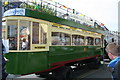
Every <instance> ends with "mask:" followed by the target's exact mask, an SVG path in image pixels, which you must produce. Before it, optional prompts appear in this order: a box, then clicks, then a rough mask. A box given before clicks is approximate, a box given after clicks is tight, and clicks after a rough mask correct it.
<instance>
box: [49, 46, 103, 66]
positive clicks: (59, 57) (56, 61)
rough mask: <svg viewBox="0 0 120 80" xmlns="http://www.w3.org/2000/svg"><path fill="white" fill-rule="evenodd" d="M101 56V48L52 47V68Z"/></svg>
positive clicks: (50, 59) (50, 56)
mask: <svg viewBox="0 0 120 80" xmlns="http://www.w3.org/2000/svg"><path fill="white" fill-rule="evenodd" d="M100 55H101V49H100V46H50V53H49V63H50V64H51V66H55V65H63V64H66V63H70V62H75V61H80V60H85V59H90V58H94V57H97V56H100Z"/></svg>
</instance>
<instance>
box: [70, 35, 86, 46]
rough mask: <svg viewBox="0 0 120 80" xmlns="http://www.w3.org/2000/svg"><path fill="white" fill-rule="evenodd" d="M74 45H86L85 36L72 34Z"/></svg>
mask: <svg viewBox="0 0 120 80" xmlns="http://www.w3.org/2000/svg"><path fill="white" fill-rule="evenodd" d="M72 45H84V36H80V35H72Z"/></svg>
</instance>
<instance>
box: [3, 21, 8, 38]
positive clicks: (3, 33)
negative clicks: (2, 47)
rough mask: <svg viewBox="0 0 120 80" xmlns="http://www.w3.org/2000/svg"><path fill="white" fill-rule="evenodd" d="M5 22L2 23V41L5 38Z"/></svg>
mask: <svg viewBox="0 0 120 80" xmlns="http://www.w3.org/2000/svg"><path fill="white" fill-rule="evenodd" d="M6 31H7V30H6V22H5V21H3V22H2V39H6V38H5V36H6Z"/></svg>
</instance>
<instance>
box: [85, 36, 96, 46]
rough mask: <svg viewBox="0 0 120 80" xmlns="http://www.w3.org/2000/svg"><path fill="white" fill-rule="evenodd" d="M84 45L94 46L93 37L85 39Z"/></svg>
mask: <svg viewBox="0 0 120 80" xmlns="http://www.w3.org/2000/svg"><path fill="white" fill-rule="evenodd" d="M90 39H92V40H91V41H92V42H90ZM85 41H86V45H88V46H89V45H91V46H93V45H94V37H90V36H88V37H86V40H85Z"/></svg>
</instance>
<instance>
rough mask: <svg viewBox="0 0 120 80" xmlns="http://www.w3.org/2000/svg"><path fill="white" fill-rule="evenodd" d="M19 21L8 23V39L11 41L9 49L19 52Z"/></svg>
mask: <svg viewBox="0 0 120 80" xmlns="http://www.w3.org/2000/svg"><path fill="white" fill-rule="evenodd" d="M17 26H18V21H17V20H9V21H8V35H7V37H8V39H9V49H10V50H17V34H18V32H17V31H18V27H17Z"/></svg>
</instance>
